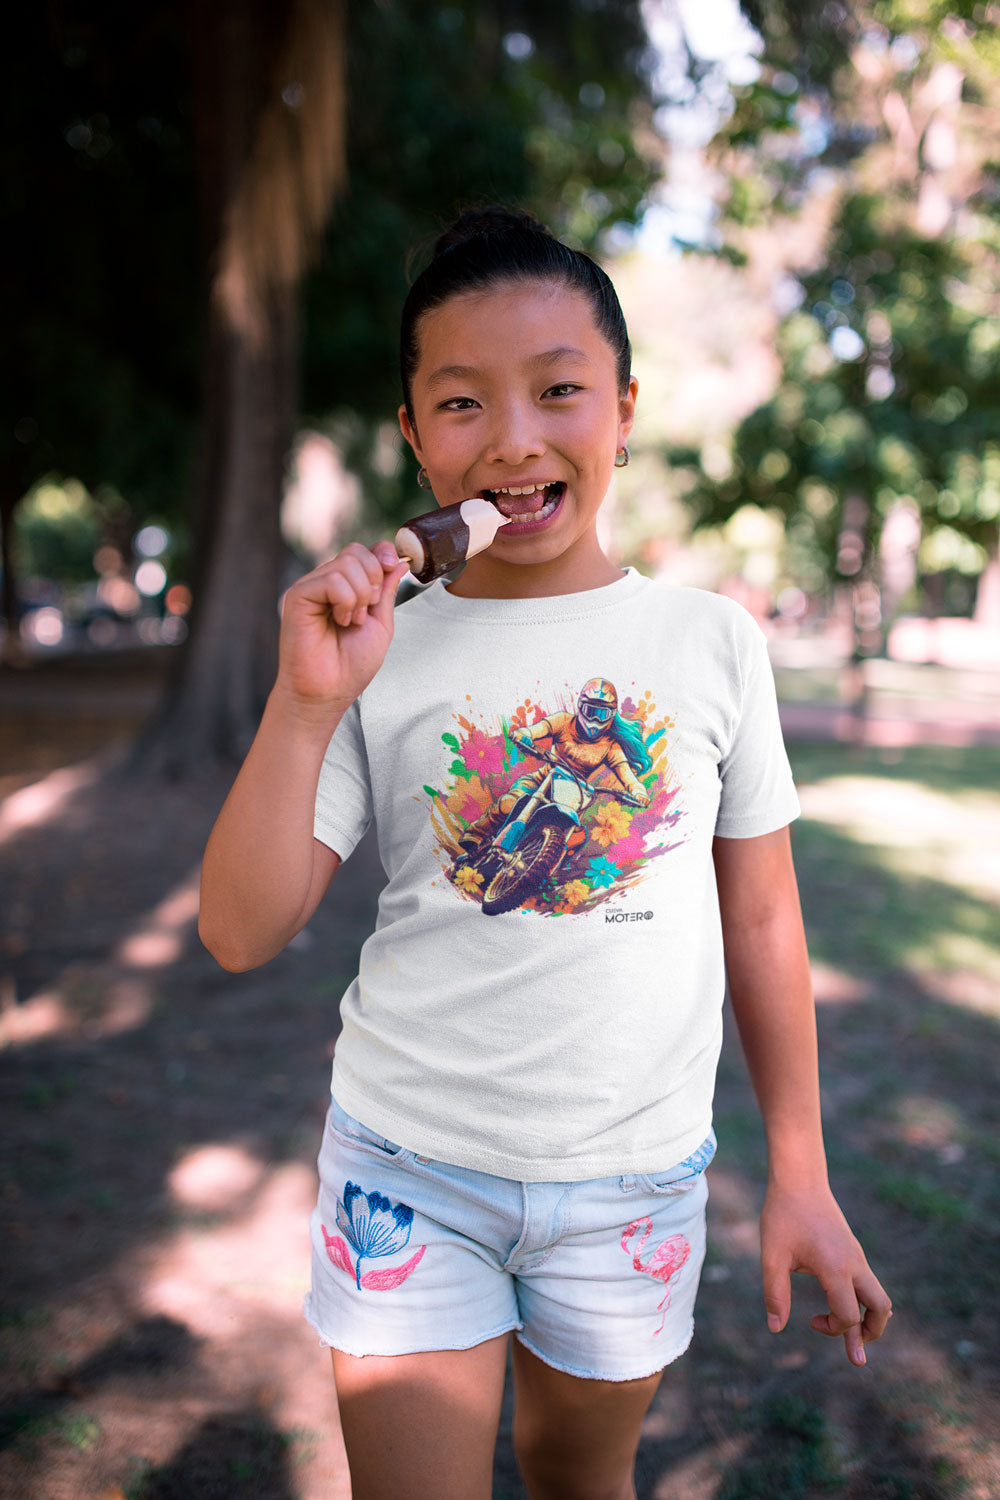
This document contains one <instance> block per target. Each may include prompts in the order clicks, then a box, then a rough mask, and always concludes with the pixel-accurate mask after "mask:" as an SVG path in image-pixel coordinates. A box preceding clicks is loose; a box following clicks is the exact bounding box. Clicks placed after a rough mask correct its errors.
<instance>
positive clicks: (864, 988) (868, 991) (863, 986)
mask: <svg viewBox="0 0 1000 1500" xmlns="http://www.w3.org/2000/svg"><path fill="white" fill-rule="evenodd" d="M809 969H810V972H811V974H812V984H813V996H814V998H815V1001H816V1004H817V1005H844V1004H849V1003H853V1002H854V1001H857V1000H870V999H871V998H872V993H873V991H872V986H871V984H869V983H868V982H867V981H865V980H863V979H856V978H855V977H854V976H853V975H852V974H845V973H844V971H843V970H842V969H835V968H833V967H832V966H831V965H830V964H824V963H820V962H819V961H818V960H817V959H815V958H814V959H813V960H812V961H811V962H810V965H809Z"/></svg>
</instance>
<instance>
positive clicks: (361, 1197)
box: [337, 1182, 413, 1291]
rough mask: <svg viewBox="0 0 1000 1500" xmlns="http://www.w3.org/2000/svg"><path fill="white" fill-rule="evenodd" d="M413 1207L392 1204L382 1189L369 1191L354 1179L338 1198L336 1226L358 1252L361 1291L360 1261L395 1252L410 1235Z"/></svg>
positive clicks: (358, 1279) (356, 1276) (357, 1268)
mask: <svg viewBox="0 0 1000 1500" xmlns="http://www.w3.org/2000/svg"><path fill="white" fill-rule="evenodd" d="M412 1224H413V1209H412V1208H410V1207H409V1205H408V1204H406V1203H396V1204H392V1203H390V1202H389V1200H388V1198H385V1197H383V1196H382V1194H381V1193H379V1192H373V1193H366V1192H365V1190H364V1188H360V1187H358V1185H357V1183H355V1182H348V1183H347V1184H346V1185H345V1187H344V1196H343V1198H342V1199H341V1198H338V1199H337V1228H338V1229H340V1230H342V1231H343V1233H344V1234H345V1235H346V1236H347V1239H348V1241H349V1243H350V1244H351V1245H353V1247H354V1249H355V1251H356V1252H357V1257H358V1262H357V1265H356V1267H355V1271H354V1274H355V1279H356V1281H357V1284H358V1291H360V1290H361V1261H362V1259H363V1258H364V1257H365V1256H368V1257H372V1256H381V1255H395V1253H396V1251H397V1250H402V1249H403V1247H404V1245H406V1243H407V1241H408V1240H409V1238H410V1228H411V1226H412Z"/></svg>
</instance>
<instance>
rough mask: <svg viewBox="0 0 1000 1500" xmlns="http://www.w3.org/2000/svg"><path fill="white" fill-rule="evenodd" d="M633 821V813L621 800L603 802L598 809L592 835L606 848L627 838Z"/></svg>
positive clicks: (591, 831)
mask: <svg viewBox="0 0 1000 1500" xmlns="http://www.w3.org/2000/svg"><path fill="white" fill-rule="evenodd" d="M631 823H632V814H631V813H630V812H629V810H628V808H627V807H623V806H622V805H621V803H620V802H602V803H601V806H600V807H599V808H598V809H597V816H596V818H595V819H594V824H593V827H592V828H591V830H590V836H591V838H593V839H596V841H597V843H599V844H603V845H604V847H605V849H606V848H607V847H608V845H609V844H616V843H617V842H618V840H619V839H623V838H625V836H626V834H627V833H628V831H629V828H630V826H631Z"/></svg>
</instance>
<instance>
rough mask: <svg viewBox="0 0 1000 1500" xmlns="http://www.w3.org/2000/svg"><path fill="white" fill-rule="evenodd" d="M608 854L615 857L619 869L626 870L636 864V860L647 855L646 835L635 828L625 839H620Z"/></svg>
mask: <svg viewBox="0 0 1000 1500" xmlns="http://www.w3.org/2000/svg"><path fill="white" fill-rule="evenodd" d="M608 852H609V853H610V854H613V855H614V857H615V859H616V860H617V862H618V866H619V868H620V869H622V870H625V869H627V868H628V866H629V865H633V864H635V862H636V860H638V859H641V858H642V856H643V855H644V854H645V852H646V839H645V835H644V834H643V833H641V832H640V831H639V829H637V828H633V829H632V830H631V832H630V833H629V834H628V835H627V836H626V837H625V838H623V839H619V840H618V842H617V843H616V844H614V845H613V846H612V848H611V849H610V850H609V851H608Z"/></svg>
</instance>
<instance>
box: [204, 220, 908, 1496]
mask: <svg viewBox="0 0 1000 1500" xmlns="http://www.w3.org/2000/svg"><path fill="white" fill-rule="evenodd" d="M401 348H402V376H403V392H404V403H403V405H402V406H401V407H400V410H399V421H400V425H401V427H402V431H403V434H404V436H405V437H406V439H407V441H408V442H409V443H410V444H411V446H412V448H413V450H414V452H415V454H416V456H417V458H418V460H419V462H420V464H421V475H420V478H421V482H422V483H423V484H425V485H426V486H428V487H429V488H430V489H432V490H433V493H434V497H435V499H436V500H437V502H438V504H440V505H449V504H451V503H452V502H456V501H461V500H464V499H466V498H468V497H470V496H479V497H482V498H485V499H487V500H489V501H492V502H493V503H494V504H495V505H496V506H497V507H498V508H499V509H500V510H501V511H503V513H504V514H505V515H506V516H508V517H510V518H512V519H511V520H510V522H509V524H507V525H505V526H503V527H502V528H501V530H500V531H499V533H498V535H497V538H496V541H495V542H494V543H493V544H492V546H490V547H489V549H488V550H486V551H485V552H482V553H480V554H478V555H477V556H475V557H473V558H472V559H470V560H469V561H468V563H467V564H466V566H465V568H464V569H463V570H462V571H461V572H460V573H459V574H458V576H457V577H455V578H453V579H452V580H451V581H450V582H448V581H438V582H436V583H434V584H432V585H431V586H430V587H429V588H428V589H427V590H426V591H425V592H423V593H422V594H419V595H418V596H417V597H415V598H413V599H411V600H409V601H408V602H407V603H406V604H404V605H402V606H401V607H400V608H399V610H398V611H396V612H395V613H394V609H393V604H394V596H395V593H396V588H397V586H398V584H399V582H400V579H401V578H402V577H403V576H404V574H405V573H406V571H407V568H406V564H405V563H404V562H401V561H400V559H399V557H398V556H397V555H396V551H395V548H394V547H393V546H392V545H391V544H390V543H388V542H379V543H378V544H376V546H375V547H374V548H372V549H369V548H367V547H364V546H362V545H360V544H359V543H352V544H351V545H349V546H348V547H345V548H344V550H343V551H342V552H341V553H340V554H339V555H338V556H337V557H336V558H334V559H333V561H332V562H329V563H326V564H324V565H323V566H322V567H320V568H317V569H316V570H315V571H314V572H313V573H310V574H309V575H308V576H307V577H305V578H302V579H301V580H300V581H299V582H298V583H297V584H295V585H294V586H293V587H292V588H291V589H290V590H289V591H288V594H287V595H286V597H285V601H284V611H283V618H282V628H281V651H280V666H279V671H278V677H277V681H276V683H275V686H274V689H273V692H272V693H271V696H270V698H269V700H268V704H267V708H266V710H265V713H264V716H263V719H262V722H261V726H260V731H259V733H258V735H257V738H256V739H255V741H254V744H253V746H252V748H251V750H250V753H249V755H248V756H247V759H246V763H245V764H244V766H243V768H242V770H241V771H240V774H239V777H238V779H237V781H236V784H235V786H234V788H233V790H232V792H231V794H230V796H229V799H228V800H227V802H226V804H225V806H224V808H223V810H222V812H221V814H220V816H219V820H218V822H217V824H216V827H215V829H214V831H213V833H212V837H211V839H210V841H209V845H208V849H207V851H206V855H205V864H204V875H203V884H202V912H201V927H200V930H201V934H202V937H203V939H204V941H205V943H206V944H207V946H208V947H209V948H210V949H211V951H212V952H213V953H214V954H215V956H216V957H217V958H218V960H219V962H220V963H222V964H223V965H224V966H225V967H226V968H228V969H232V970H243V969H247V968H251V967H253V966H254V965H256V964H262V963H265V962H267V960H268V959H270V958H272V957H273V956H274V955H275V954H276V953H277V952H279V950H280V949H281V948H282V947H283V946H284V945H285V944H286V943H287V942H288V940H289V939H290V938H291V937H293V936H294V935H295V934H296V933H297V932H298V931H299V930H300V929H301V928H302V927H303V926H304V925H305V924H306V923H307V922H308V921H309V919H310V917H311V916H312V914H313V912H314V911H315V909H316V907H317V905H318V903H319V901H320V900H321V898H322V896H323V894H324V892H325V891H326V889H327V887H328V885H329V884H330V882H331V880H332V879H333V877H334V875H335V874H336V872H337V869H338V867H339V866H340V864H341V862H342V861H343V860H345V859H346V858H347V857H348V856H349V855H350V853H351V851H352V849H353V848H354V847H355V845H356V844H357V842H358V840H359V839H360V838H361V836H362V834H363V833H364V831H365V829H366V827H367V826H368V824H369V822H370V820H371V819H372V818H374V819H375V822H376V825H377V830H378V837H379V848H380V852H381V857H382V862H383V864H384V866H385V869H386V872H387V875H388V884H387V886H386V888H385V890H384V891H383V892H382V896H381V900H380V904H379V915H378V923H377V927H376V930H375V932H374V934H373V935H372V936H371V937H370V938H369V939H368V941H367V943H366V944H365V947H364V951H363V953H362V956H361V962H360V972H359V974H358V977H357V979H356V980H355V981H354V982H353V984H352V985H351V986H350V988H349V990H348V991H347V993H346V995H345V996H344V999H343V1003H342V1017H343V1030H342V1034H341V1036H340V1039H339V1041H338V1045H337V1052H336V1058H335V1061H334V1067H333V1082H332V1102H331V1105H330V1112H329V1116H328V1120H327V1126H326V1129H325V1132H324V1139H323V1144H322V1149H321V1153H320V1159H319V1168H320V1179H321V1181H320V1191H319V1201H318V1204H317V1208H316V1212H315V1214H314V1216H313V1221H312V1239H313V1250H314V1257H313V1289H312V1293H311V1296H310V1298H309V1300H308V1304H307V1314H308V1317H309V1319H310V1321H311V1322H312V1324H313V1325H314V1327H315V1328H316V1329H317V1330H318V1332H319V1334H320V1337H321V1339H322V1341H323V1342H324V1343H325V1344H328V1345H329V1346H330V1347H331V1349H332V1351H333V1366H334V1373H335V1377H336V1386H337V1394H338V1398H339V1403H340V1412H341V1420H342V1425H343V1431H344V1438H345V1442H346V1446H347V1452H348V1457H349V1462H350V1468H351V1480H352V1486H353V1493H354V1497H355V1500H388V1497H396V1496H401V1495H402V1496H406V1497H407V1500H421V1497H427V1500H487V1497H489V1495H490V1493H491V1474H492V1464H493V1450H494V1442H495V1436H496V1431H497V1424H498V1419H499V1413H500V1405H501V1396H502V1391H503V1384H504V1373H505V1365H506V1358H507V1352H508V1345H509V1343H510V1334H511V1333H512V1332H513V1333H514V1334H515V1335H516V1337H515V1338H514V1340H513V1344H512V1348H511V1355H512V1360H513V1374H514V1386H515V1416H514V1445H515V1450H516V1453H517V1458H518V1462H519V1464H520V1467H521V1471H522V1474H523V1476H524V1482H525V1485H526V1487H527V1490H528V1493H529V1495H530V1496H531V1497H532V1500H557V1497H566V1500H570V1497H571V1500H628V1497H632V1496H634V1494H635V1491H634V1487H633V1466H634V1461H635V1456H636V1450H637V1447H638V1442H639V1434H640V1427H641V1423H642V1419H643V1416H644V1414H645V1412H646V1410H647V1408H648V1406H649V1403H650V1401H651V1400H652V1397H653V1394H654V1392H655V1390H656V1387H657V1384H658V1382H659V1379H660V1375H661V1373H662V1370H663V1368H664V1366H666V1365H667V1364H669V1363H670V1362H671V1361H672V1360H674V1359H676V1358H677V1357H678V1355H680V1354H681V1353H682V1352H683V1351H684V1349H685V1348H686V1347H687V1344H688V1342H689V1340H690V1337H691V1333H692V1326H693V1324H692V1307H693V1304H694V1298H695V1292H696V1290H697V1285H698V1277H699V1273H700V1269H701V1263H702V1259H703V1256H704V1244H705V1239H704V1236H705V1228H704V1226H705V1201H706V1196H707V1189H706V1185H705V1168H706V1166H707V1165H708V1163H709V1161H710V1160H711V1158H712V1155H713V1153H714V1149H715V1142H714V1136H713V1134H712V1129H711V1118H712V1094H713V1088H714V1078H715V1069H716V1062H717V1058H718V1053H719V1046H720V1039H721V1031H722V1018H721V1011H722V1003H723V991H724V985H725V971H728V978H729V988H730V993H731V999H732V1004H733V1009H734V1011H735V1014H736V1018H737V1022H738V1025H739V1031H740V1035H741V1039H742V1042H743V1046H744V1050H745V1052H746V1056H747V1060H748V1063H749V1067H750V1072H751V1075H752V1079H753V1083H754V1087H755V1089H756V1093H757V1096H758V1099H759V1101H760V1106H761V1110H762V1113H763V1118H764V1123H765V1127H766V1133H767V1142H768V1153H769V1162H770V1175H769V1184H768V1190H767V1197H766V1200H765V1205H764V1210H763V1215H762V1219H761V1258H762V1265H763V1281H764V1302H765V1307H766V1313H767V1322H768V1326H769V1328H771V1329H772V1330H773V1331H775V1332H776V1331H778V1330H780V1329H781V1328H783V1327H784V1325H785V1323H786V1321H787V1318H788V1315H789V1304H790V1285H789V1278H790V1273H791V1272H792V1271H805V1272H808V1273H811V1274H812V1275H813V1276H815V1277H816V1278H817V1280H818V1281H819V1283H820V1286H821V1288H822V1291H823V1294H824V1296H825V1299H826V1306H827V1310H826V1311H824V1312H821V1313H818V1314H817V1315H816V1316H815V1317H814V1318H813V1319H812V1326H813V1328H814V1329H816V1330H817V1331H818V1332H820V1333H825V1334H828V1335H830V1336H835V1337H842V1338H843V1340H844V1344H845V1347H846V1352H847V1357H848V1358H849V1359H850V1360H851V1361H852V1362H853V1363H854V1364H855V1365H863V1364H864V1362H865V1349H864V1346H865V1343H866V1342H867V1341H868V1340H871V1339H876V1338H878V1337H879V1336H880V1335H881V1334H882V1332H883V1330H884V1329H885V1326H886V1322H887V1320H888V1317H889V1315H890V1304H889V1300H888V1298H887V1296H886V1294H885V1292H884V1291H883V1289H882V1287H881V1286H880V1284H879V1282H878V1281H877V1280H876V1278H875V1276H874V1275H873V1273H872V1272H871V1270H870V1269H869V1267H868V1264H867V1262H866V1260H865V1257H864V1254H863V1253H862V1250H861V1247H860V1245H859V1244H858V1242H857V1241H856V1240H855V1238H854V1237H853V1235H852V1233H851V1231H850V1229H849V1227H848V1225H847V1223H846V1221H845V1219H844V1217H843V1215H842V1213H841V1211H840V1209H839V1208H838V1206H837V1204H836V1202H835V1200H834V1198H833V1195H832V1193H831V1191H830V1188H829V1186H828V1183H827V1176H826V1163H825V1157H824V1150H823V1143H822V1135H821V1127H820V1110H819V1088H818V1081H817V1063H816V1036H815V1025H814V1015H813V1002H812V998H811V992H810V984H809V965H808V960H807V956H806V947H805V941H804V937H803V930H802V923H801V917H800V913H799V905H798V897H797V891H796V883H795V876H794V872H793V868H792V859H791V854H790V845H789V835H788V826H787V825H788V824H789V822H790V820H791V819H792V818H794V817H795V816H796V815H797V813H798V803H797V799H796V795H795V791H794V788H793V785H792V780H791V774H790V771H789V767H788V761H787V758H786V756H785V753H784V749H783V746H782V743H781V736H780V731H779V727H778V716H777V710H776V705H775V696H774V688H773V683H772V679H771V675H770V670H769V666H768V661H767V655H766V650H765V645H764V639H763V636H762V634H761V632H760V631H759V629H758V628H757V626H756V625H755V624H754V622H753V620H752V619H751V617H750V616H749V615H748V614H747V613H746V612H745V611H744V610H742V609H741V608H740V607H739V606H737V605H736V604H734V603H732V602H731V601H730V600H728V599H724V598H721V597H718V596H716V595H713V594H709V593H707V592H704V591H701V590H697V589H687V588H674V587H664V586H661V585H659V584H656V583H653V582H650V581H649V580H647V579H646V578H644V577H643V576H642V575H641V574H639V573H637V572H635V571H634V570H632V569H626V570H622V569H621V568H620V567H618V565H617V564H616V563H614V562H612V561H611V559H610V558H609V557H607V555H606V554H605V553H604V551H603V550H602V548H601V545H600V542H599V540H598V533H597V518H598V512H599V510H600V506H601V502H602V500H603V499H604V496H605V493H606V491H607V489H608V485H609V482H610V479H611V472H612V468H613V467H614V466H615V465H616V464H619V465H620V464H622V463H627V461H628V448H627V446H626V442H627V439H628V436H629V432H630V430H631V427H632V422H633V416H634V411H635V401H636V391H637V385H636V381H635V379H634V377H633V376H632V374H631V369H630V348H629V342H628V336H627V333H626V329H625V325H624V321H623V319H622V314H621V309H620V307H619V305H618V300H617V297H616V296H615V293H614V289H613V288H612V286H611V283H610V281H609V280H608V278H607V277H606V276H605V274H604V273H603V271H601V269H600V268H599V267H598V266H597V265H596V264H595V263H594V262H592V261H591V260H590V259H589V258H588V257H586V256H584V255H581V254H579V253H578V252H576V251H574V250H570V249H568V248H567V247H565V246H563V245H562V244H560V243H559V241H557V240H555V239H554V238H553V237H552V236H551V235H550V234H549V233H548V232H547V231H546V230H545V229H544V228H543V227H542V226H541V225H539V224H538V223H537V222H535V221H534V220H532V219H529V218H527V217H525V216H523V215H517V214H509V213H507V212H506V211H504V210H500V209H491V210H484V211H482V212H477V213H472V214H466V215H463V216H462V218H460V219H459V220H458V222H457V223H456V224H455V226H454V227H453V228H452V229H451V230H450V231H449V232H448V233H447V234H445V235H444V236H443V237H442V239H441V240H440V241H439V242H438V245H437V247H436V253H435V257H434V259H433V260H432V262H431V264H430V265H429V266H428V267H427V269H426V270H425V271H424V272H423V274H422V275H421V276H420V277H419V278H418V279H417V281H416V282H415V283H414V285H413V287H412V288H411V291H410V293H409V296H408V298H407V301H406V305H405V308H404V312H403V328H402V345H401ZM622 746H628V747H630V753H629V754H628V755H627V757H626V755H625V754H624V753H623V750H622ZM595 747H596V748H595ZM613 751H616V753H617V759H616V760H615V761H614V763H612V753H613ZM539 773H540V774H539ZM515 782H520V783H521V785H519V786H518V788H517V791H516V793H515V795H514V797H508V796H507V795H506V794H507V793H508V792H509V791H510V789H511V787H512V786H513V785H514V783H515ZM470 829H473V833H472V834H471V835H470V834H469V832H468V831H469V830H470ZM495 889H499V890H500V891H501V892H502V893H505V900H493V899H492V898H490V899H487V897H488V894H489V892H491V891H493V890H495ZM334 899H335V898H334ZM505 903H506V904H505ZM723 955H724V959H723Z"/></svg>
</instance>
